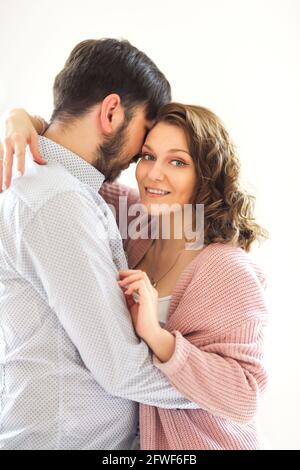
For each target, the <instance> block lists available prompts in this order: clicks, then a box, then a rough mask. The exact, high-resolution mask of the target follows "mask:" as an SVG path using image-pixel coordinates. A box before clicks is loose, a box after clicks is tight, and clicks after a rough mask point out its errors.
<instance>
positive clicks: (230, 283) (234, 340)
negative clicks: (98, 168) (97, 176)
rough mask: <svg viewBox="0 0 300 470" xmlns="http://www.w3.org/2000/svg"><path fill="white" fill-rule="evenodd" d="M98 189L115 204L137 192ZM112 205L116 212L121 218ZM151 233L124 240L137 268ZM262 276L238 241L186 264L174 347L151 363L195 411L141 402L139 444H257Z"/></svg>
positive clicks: (176, 299)
mask: <svg viewBox="0 0 300 470" xmlns="http://www.w3.org/2000/svg"><path fill="white" fill-rule="evenodd" d="M100 194H101V195H102V196H103V197H104V198H105V200H106V201H107V202H108V203H110V204H113V205H114V206H115V207H116V209H117V206H118V198H119V196H120V195H127V196H128V198H129V205H130V204H132V203H134V202H136V201H137V200H138V194H137V192H136V191H134V190H131V189H129V188H127V187H126V186H123V185H122V186H121V185H119V184H116V183H113V184H104V185H103V187H102V189H101V191H100ZM118 216H119V214H118V209H117V218H118ZM150 244H151V240H125V242H124V247H125V249H126V252H127V256H128V264H129V266H130V267H131V268H134V267H135V266H136V265H137V264H138V262H139V261H140V260H141V258H142V257H143V256H144V254H145V252H146V251H147V249H148V248H149V246H150ZM264 289H265V278H264V275H263V273H262V272H261V270H260V269H259V267H258V266H257V265H256V264H254V262H253V261H252V260H251V258H250V256H249V255H248V254H247V253H245V252H244V251H243V250H242V249H241V248H236V247H233V246H231V245H229V244H221V243H213V244H210V245H208V246H207V247H205V248H204V249H203V250H202V251H201V252H200V253H199V255H198V256H197V257H196V258H195V259H194V260H193V261H192V262H191V263H190V264H189V265H188V266H187V268H186V269H185V270H184V272H183V273H182V275H181V277H180V278H179V280H178V282H177V285H176V287H175V289H174V291H173V293H172V299H171V304H170V308H169V312H168V318H167V323H166V329H167V330H168V331H170V332H172V333H173V334H174V335H175V337H176V348H175V352H174V354H173V355H172V357H171V359H170V360H169V361H168V362H166V363H160V361H159V360H158V359H157V358H156V357H153V361H154V364H155V365H156V367H158V368H159V369H160V370H161V371H162V372H163V373H164V374H165V375H166V376H167V377H168V379H169V381H170V382H171V383H172V385H173V386H174V387H175V388H176V389H177V390H179V391H180V392H181V393H182V394H183V395H184V396H185V397H187V398H189V399H190V400H191V401H193V402H195V403H198V404H199V406H201V409H199V410H166V409H161V408H156V407H152V406H147V405H142V404H141V405H140V432H141V448H142V449H147V450H148V449H172V450H174V449H212V450H218V449H219V450H220V449H234V450H237V449H260V448H261V447H262V446H261V443H260V440H259V438H258V430H257V426H256V422H255V418H256V415H257V409H258V404H259V400H260V397H261V395H262V393H263V391H264V390H265V387H266V382H267V374H266V371H265V369H264V367H263V363H262V359H263V340H264V330H265V326H266V323H267V318H268V311H267V308H266V303H265V299H264Z"/></svg>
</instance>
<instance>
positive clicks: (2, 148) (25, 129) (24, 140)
mask: <svg viewBox="0 0 300 470" xmlns="http://www.w3.org/2000/svg"><path fill="white" fill-rule="evenodd" d="M35 119H36V118H34V117H33V118H31V116H30V115H29V114H28V113H27V112H26V111H25V110H24V109H13V110H11V111H9V112H8V113H6V114H4V115H3V116H1V126H0V192H1V191H2V187H3V184H4V185H5V187H6V188H8V187H9V186H10V183H11V177H12V167H13V159H14V156H15V158H16V167H17V171H18V174H19V175H23V173H24V170H25V149H26V145H29V148H30V151H31V154H32V157H33V160H34V161H35V162H36V163H39V164H42V165H43V164H45V163H47V161H46V160H44V159H43V158H42V157H41V155H40V153H39V146H38V133H37V130H39V127H41V123H39V122H36V121H35ZM33 123H35V126H36V127H37V128H38V129H37V130H36V129H35V127H34V125H33Z"/></svg>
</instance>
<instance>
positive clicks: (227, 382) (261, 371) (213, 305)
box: [153, 266, 267, 423]
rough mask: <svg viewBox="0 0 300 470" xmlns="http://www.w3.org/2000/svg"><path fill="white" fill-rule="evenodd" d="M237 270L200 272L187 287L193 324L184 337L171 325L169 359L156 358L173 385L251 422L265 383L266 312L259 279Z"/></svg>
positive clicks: (212, 408)
mask: <svg viewBox="0 0 300 470" xmlns="http://www.w3.org/2000/svg"><path fill="white" fill-rule="evenodd" d="M239 271H240V270H235V269H234V266H233V269H232V270H228V271H227V273H229V274H228V275H222V274H220V271H218V270H214V271H213V274H211V275H210V276H209V275H208V274H207V276H205V273H204V272H203V273H202V276H203V277H202V276H201V278H199V279H198V281H197V282H196V283H194V285H193V286H192V289H189V292H188V294H189V295H188V298H189V299H191V300H190V306H188V307H187V308H186V309H185V310H182V312H185V313H186V314H187V316H186V320H187V321H191V320H190V318H191V315H192V314H193V318H194V320H193V321H194V327H193V328H192V329H191V330H190V331H189V334H187V335H186V337H185V336H184V335H183V334H182V333H181V332H180V331H178V330H177V329H173V331H172V333H173V334H174V335H175V338H176V343H175V351H174V353H173V355H172V357H171V358H170V359H169V361H167V362H165V363H161V362H160V361H159V360H158V358H156V357H154V358H153V361H154V364H155V365H156V367H158V368H159V369H160V370H161V371H162V372H163V373H164V374H165V375H166V376H167V377H168V379H169V380H170V382H171V383H172V385H173V386H174V387H176V388H177V389H178V390H179V391H180V392H181V393H182V394H183V395H184V396H185V397H187V398H189V399H190V400H192V401H194V402H195V403H198V404H199V405H201V407H202V408H203V409H205V410H206V411H208V412H209V413H211V414H213V415H216V416H220V417H223V418H229V419H231V420H233V421H236V422H238V423H248V422H249V421H251V420H252V419H253V418H254V416H255V415H256V413H257V408H258V403H259V397H260V395H261V394H262V392H263V391H264V390H265V387H266V383H267V374H266V370H265V368H264V366H263V361H262V358H263V338H264V329H265V324H266V316H267V315H266V308H265V303H264V300H263V297H262V289H261V288H260V287H259V282H256V279H253V277H255V276H254V275H253V273H251V272H250V270H248V271H247V272H245V270H242V272H239ZM224 272H226V270H224V269H222V273H224ZM214 275H217V276H219V283H218V284H217V282H216V283H214V279H213V278H214ZM251 281H252V282H251ZM216 284H217V285H216ZM191 292H193V295H191ZM199 292H200V293H201V295H202V297H198V295H199ZM225 294H226V295H225ZM182 301H183V302H182V303H184V298H183V299H182ZM188 311H189V313H188ZM182 315H184V313H182ZM201 315H203V316H206V317H207V318H209V319H210V320H209V321H210V322H211V325H214V327H213V328H211V330H212V329H214V333H210V334H209V333H207V331H206V332H205V331H204V330H205V328H203V331H202V330H201ZM197 318H198V319H197ZM182 320H183V321H184V318H183V319H182ZM197 322H198V325H197ZM202 326H203V324H202ZM222 326H223V328H222ZM192 338H193V339H192ZM195 338H198V343H197V340H196V341H195ZM199 338H200V339H199ZM190 339H191V340H190ZM195 343H196V344H195Z"/></svg>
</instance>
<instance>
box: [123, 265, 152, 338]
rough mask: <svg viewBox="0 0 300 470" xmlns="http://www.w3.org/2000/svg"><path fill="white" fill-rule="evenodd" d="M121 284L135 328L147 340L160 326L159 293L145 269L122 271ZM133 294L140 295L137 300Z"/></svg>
mask: <svg viewBox="0 0 300 470" xmlns="http://www.w3.org/2000/svg"><path fill="white" fill-rule="evenodd" d="M119 274H120V281H119V285H120V287H121V288H122V289H123V291H124V294H125V298H126V302H127V306H128V308H129V311H130V314H131V318H132V322H133V326H134V329H135V331H136V333H137V335H138V336H140V337H141V338H142V339H144V340H145V341H146V338H149V336H151V335H152V334H155V332H156V331H157V330H158V329H159V328H160V324H159V321H158V302H157V299H158V293H157V290H156V289H154V287H153V286H152V285H151V282H150V280H149V278H148V276H147V274H146V273H145V272H144V271H140V270H138V269H129V270H127V271H120V272H119ZM132 294H134V295H136V296H138V299H137V302H135V300H134V298H133V296H132Z"/></svg>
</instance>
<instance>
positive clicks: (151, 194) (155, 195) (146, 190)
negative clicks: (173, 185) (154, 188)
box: [145, 188, 170, 198]
mask: <svg viewBox="0 0 300 470" xmlns="http://www.w3.org/2000/svg"><path fill="white" fill-rule="evenodd" d="M150 189H151V188H150ZM145 193H146V196H147V197H151V198H158V197H165V196H169V194H170V191H168V192H165V193H164V194H163V193H160V194H157V193H154V192H150V191H149V190H148V188H145Z"/></svg>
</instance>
